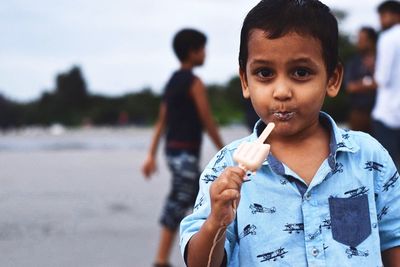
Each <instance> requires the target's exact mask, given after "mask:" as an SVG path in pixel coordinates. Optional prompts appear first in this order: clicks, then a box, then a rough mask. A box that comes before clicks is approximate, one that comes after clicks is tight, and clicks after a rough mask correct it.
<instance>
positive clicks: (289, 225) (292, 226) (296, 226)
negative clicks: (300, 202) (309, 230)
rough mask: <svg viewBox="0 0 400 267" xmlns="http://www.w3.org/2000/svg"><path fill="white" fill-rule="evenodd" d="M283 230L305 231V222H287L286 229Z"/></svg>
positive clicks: (298, 232) (289, 231) (291, 231)
mask: <svg viewBox="0 0 400 267" xmlns="http://www.w3.org/2000/svg"><path fill="white" fill-rule="evenodd" d="M283 231H285V232H288V233H289V234H291V233H297V234H300V232H302V231H304V223H287V224H285V229H283Z"/></svg>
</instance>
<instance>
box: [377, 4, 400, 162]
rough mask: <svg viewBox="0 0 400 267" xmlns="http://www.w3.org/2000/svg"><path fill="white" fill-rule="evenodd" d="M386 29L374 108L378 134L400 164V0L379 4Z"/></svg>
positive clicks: (380, 43) (380, 45)
mask: <svg viewBox="0 0 400 267" xmlns="http://www.w3.org/2000/svg"><path fill="white" fill-rule="evenodd" d="M378 13H379V18H380V22H381V26H382V30H383V32H382V33H381V34H380V36H379V40H378V49H377V61H376V68H375V80H376V82H377V83H378V90H377V99H376V102H375V106H374V109H373V111H372V117H373V119H374V122H373V133H374V137H375V138H376V139H377V140H378V141H379V142H380V143H381V144H382V145H383V146H384V147H385V148H386V149H387V150H388V151H389V154H390V155H391V156H392V158H393V159H394V160H395V162H396V163H397V166H398V167H399V166H400V78H399V76H400V2H399V1H385V2H383V3H381V4H380V5H379V6H378Z"/></svg>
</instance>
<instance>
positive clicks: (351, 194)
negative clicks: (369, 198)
mask: <svg viewBox="0 0 400 267" xmlns="http://www.w3.org/2000/svg"><path fill="white" fill-rule="evenodd" d="M368 191H369V189H368V188H366V187H365V186H361V187H359V188H356V189H353V190H349V191H347V192H344V194H345V195H347V197H348V198H355V197H359V196H362V195H365V194H366V193H367V192H368Z"/></svg>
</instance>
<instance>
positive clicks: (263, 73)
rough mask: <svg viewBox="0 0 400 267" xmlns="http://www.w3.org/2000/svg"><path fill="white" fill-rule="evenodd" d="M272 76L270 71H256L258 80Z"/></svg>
mask: <svg viewBox="0 0 400 267" xmlns="http://www.w3.org/2000/svg"><path fill="white" fill-rule="evenodd" d="M272 75H273V72H272V70H270V69H261V70H258V71H257V76H259V77H260V78H269V77H271V76H272Z"/></svg>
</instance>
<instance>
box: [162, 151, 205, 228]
mask: <svg viewBox="0 0 400 267" xmlns="http://www.w3.org/2000/svg"><path fill="white" fill-rule="evenodd" d="M167 162H168V166H169V169H170V171H171V173H172V183H171V189H170V192H169V194H168V197H167V199H166V203H165V206H164V209H163V211H162V215H161V219H160V222H161V224H162V225H163V226H165V227H167V228H169V229H171V230H176V229H177V228H178V226H179V224H180V222H181V220H182V219H183V218H184V217H185V215H186V213H187V212H188V210H189V209H191V208H193V205H194V202H195V200H196V196H197V193H198V191H199V177H200V172H199V158H198V157H197V156H195V155H192V154H188V153H186V152H182V153H179V154H177V155H171V154H167Z"/></svg>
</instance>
